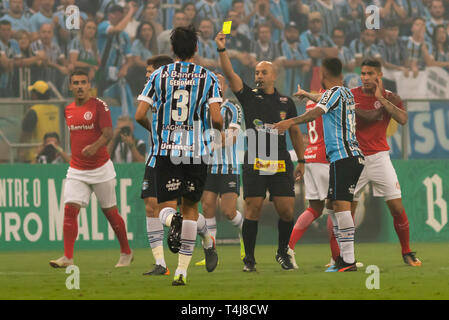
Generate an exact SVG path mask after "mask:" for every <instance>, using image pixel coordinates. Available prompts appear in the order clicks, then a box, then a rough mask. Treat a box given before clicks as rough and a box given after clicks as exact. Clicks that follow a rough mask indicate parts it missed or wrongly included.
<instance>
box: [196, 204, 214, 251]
mask: <svg viewBox="0 0 449 320" xmlns="http://www.w3.org/2000/svg"><path fill="white" fill-rule="evenodd" d="M196 223H197V230H198V234H199V235H200V237H201V239H202V240H203V247H204V248H206V249H207V248H210V247H212V246H213V241H212V238H211V234H210V232H209V230H208V228H207V225H206V219H205V218H204V216H203V215H202V214H201V213H200V214H199V215H198V220H197V222H196Z"/></svg>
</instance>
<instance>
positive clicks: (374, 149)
mask: <svg viewBox="0 0 449 320" xmlns="http://www.w3.org/2000/svg"><path fill="white" fill-rule="evenodd" d="M351 91H352V94H353V95H354V100H355V105H356V108H360V109H363V110H374V109H379V108H381V107H382V103H381V102H380V101H378V100H377V99H376V97H375V96H374V95H366V94H365V93H364V92H363V91H362V87H357V88H354V89H351ZM383 96H384V97H385V98H386V99H387V100H388V101H390V102H391V103H393V104H394V105H395V106H397V107H398V108H401V109H404V106H403V104H402V100H401V98H400V97H399V96H398V95H397V94H394V93H393V92H391V91H388V90H384V94H383ZM390 120H391V115H390V114H389V113H388V112H387V111H384V112H383V113H382V116H381V117H380V118H379V119H377V120H374V121H366V120H364V119H362V118H361V117H357V118H356V136H357V141H358V142H359V146H360V149H362V152H363V154H364V155H365V156H370V155H373V154H376V153H378V152H382V151H388V150H390V146H389V145H388V143H387V128H388V125H389V123H390Z"/></svg>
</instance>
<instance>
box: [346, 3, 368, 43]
mask: <svg viewBox="0 0 449 320" xmlns="http://www.w3.org/2000/svg"><path fill="white" fill-rule="evenodd" d="M365 10H366V6H365V4H364V3H363V1H361V0H346V1H345V2H344V3H343V5H342V6H341V18H342V20H343V22H342V23H343V25H344V26H345V34H346V38H345V44H346V45H349V44H350V43H351V41H352V40H354V39H357V38H358V37H359V35H360V33H361V32H362V26H363V24H365Z"/></svg>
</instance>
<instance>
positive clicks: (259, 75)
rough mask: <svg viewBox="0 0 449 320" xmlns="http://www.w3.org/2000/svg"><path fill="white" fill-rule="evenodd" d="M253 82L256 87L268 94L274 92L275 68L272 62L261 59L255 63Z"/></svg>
mask: <svg viewBox="0 0 449 320" xmlns="http://www.w3.org/2000/svg"><path fill="white" fill-rule="evenodd" d="M254 76H255V79H254V80H255V82H256V86H257V88H258V89H261V90H263V91H265V92H266V93H268V94H270V93H272V92H274V84H275V82H276V77H277V70H276V67H275V65H274V64H273V63H271V62H269V61H261V62H259V63H258V64H257V65H256V71H255V75H254Z"/></svg>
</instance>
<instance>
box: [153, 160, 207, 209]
mask: <svg viewBox="0 0 449 320" xmlns="http://www.w3.org/2000/svg"><path fill="white" fill-rule="evenodd" d="M206 178H207V164H204V163H202V164H176V165H175V164H173V163H172V162H171V159H170V157H169V156H166V157H165V156H158V157H157V158H156V181H157V191H156V194H157V201H158V202H159V203H161V202H165V201H172V200H176V199H178V198H179V197H183V198H186V199H188V200H190V201H192V202H198V201H200V199H201V196H202V195H203V190H204V185H205V183H206Z"/></svg>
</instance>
